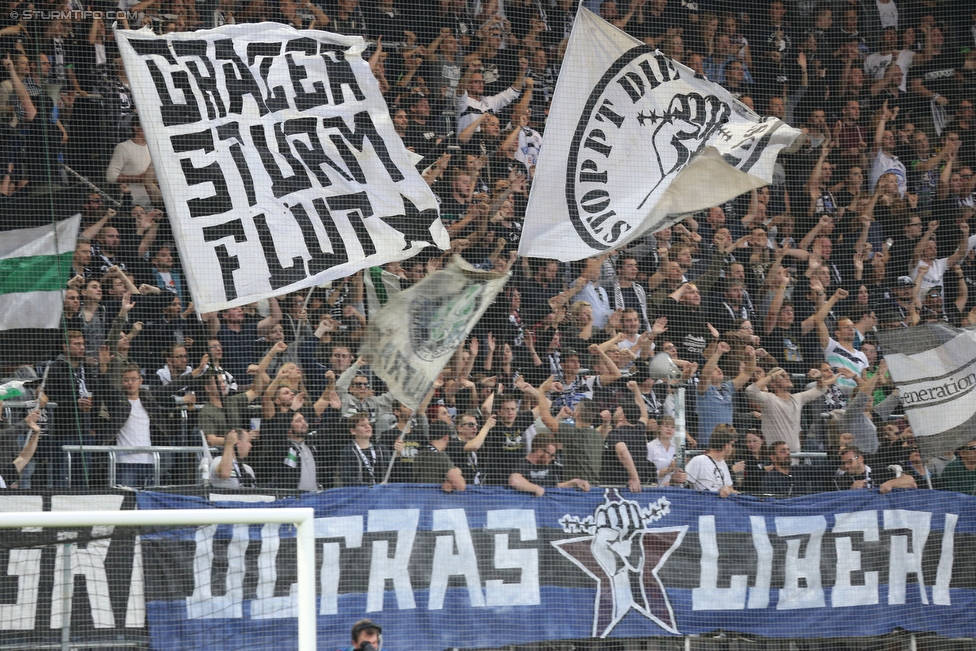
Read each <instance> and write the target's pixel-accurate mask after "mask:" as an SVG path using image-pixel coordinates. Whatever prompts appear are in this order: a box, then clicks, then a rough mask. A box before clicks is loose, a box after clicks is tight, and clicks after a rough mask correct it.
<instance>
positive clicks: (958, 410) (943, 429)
mask: <svg viewBox="0 0 976 651" xmlns="http://www.w3.org/2000/svg"><path fill="white" fill-rule="evenodd" d="M882 347H883V350H884V357H885V360H886V361H887V362H888V370H889V371H890V373H891V379H892V380H893V381H894V383H895V386H897V387H898V392H899V394H900V397H901V403H902V407H903V408H904V410H905V415H906V416H907V417H908V422H909V423H910V424H911V426H912V431H913V432H914V434H915V440H916V441H917V442H918V444H919V448H920V451H921V453H922V458H924V459H928V458H931V457H935V456H939V455H941V454H944V453H946V452H950V451H953V450H956V449H957V448H959V447H960V446H961V445H963V444H965V443H968V442H969V441H972V440H974V439H976V330H973V329H971V328H970V329H966V330H960V329H959V328H953V327H952V326H950V325H948V324H945V323H926V324H923V325H921V326H917V327H914V328H899V329H895V330H884V331H882Z"/></svg>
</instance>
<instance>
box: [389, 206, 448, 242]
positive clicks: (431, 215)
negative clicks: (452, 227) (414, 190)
mask: <svg viewBox="0 0 976 651" xmlns="http://www.w3.org/2000/svg"><path fill="white" fill-rule="evenodd" d="M400 198H401V199H402V200H403V208H404V214H402V215H393V216H391V217H383V218H382V220H383V221H384V222H386V223H387V224H389V225H390V226H391V227H392V228H394V229H395V230H397V231H399V232H400V233H401V234H402V235H403V239H404V240H405V241H406V243H405V244H404V246H403V248H404V249H409V248H410V247H411V246H413V243H414V242H423V243H426V244H433V242H431V239H432V238H431V236H430V227H431V226H432V225H433V224H434V222H436V221H437V220H438V219H440V218H439V217H438V215H437V211H436V210H434V209H433V208H429V209H427V210H424V211H421V210H420V208H418V207H417V204H415V203H414V202H413V201H412V200H411V199H410V198H409V197H407V196H406V195H404V194H402V193H401V194H400Z"/></svg>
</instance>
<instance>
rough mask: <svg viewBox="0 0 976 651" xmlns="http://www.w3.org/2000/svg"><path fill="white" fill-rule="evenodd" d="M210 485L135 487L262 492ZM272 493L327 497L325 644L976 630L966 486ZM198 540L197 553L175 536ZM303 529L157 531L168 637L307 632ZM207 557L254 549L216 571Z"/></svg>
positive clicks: (284, 639)
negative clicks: (363, 621)
mask: <svg viewBox="0 0 976 651" xmlns="http://www.w3.org/2000/svg"><path fill="white" fill-rule="evenodd" d="M211 499H213V500H218V501H211V500H208V499H205V498H202V497H188V496H183V495H172V494H163V493H142V494H140V495H139V496H138V507H139V508H140V509H185V508H192V509H204V508H248V507H252V506H256V504H255V503H254V501H253V500H254V499H255V498H254V496H253V495H249V496H247V498H246V499H248V500H249V501H247V502H243V501H234V500H236V499H239V498H238V497H235V496H234V495H220V496H216V495H213V496H211ZM259 505H260V506H262V507H266V506H276V507H286V506H301V507H312V508H313V509H314V510H315V513H316V537H317V538H318V540H317V541H316V544H317V546H318V550H317V558H316V568H317V573H318V576H317V586H318V590H319V595H318V606H317V607H318V630H319V645H320V648H323V649H335V648H339V647H342V646H347V645H348V637H349V634H348V632H349V629H350V626H351V625H352V623H353V622H355V621H356V620H358V619H360V618H362V617H369V618H371V619H373V620H374V621H376V622H378V623H380V624H382V625H383V627H384V637H385V642H384V644H385V646H386V647H388V648H390V649H394V650H396V651H413V650H416V651H420V650H424V651H429V650H430V649H445V648H450V647H460V648H465V647H466V648H472V647H480V648H484V647H497V646H502V645H507V644H522V643H529V642H534V641H541V640H556V639H567V638H586V637H610V638H627V637H648V636H675V635H689V634H703V633H708V632H711V631H716V630H724V631H735V632H740V633H744V634H754V635H762V636H767V637H789V638H800V637H808V638H822V637H847V636H872V635H883V634H886V633H890V632H892V631H894V630H895V629H904V630H909V631H930V632H935V633H938V634H940V635H943V636H946V637H974V636H976V623H974V618H973V617H972V613H973V612H974V606H976V585H974V582H976V581H974V573H973V570H972V568H973V567H976V564H974V561H976V558H974V556H976V551H974V550H976V545H974V544H973V542H974V529H976V524H974V522H976V518H974V513H976V509H974V507H976V498H973V497H968V496H964V495H960V494H957V493H948V492H939V491H925V490H915V491H899V492H895V493H892V494H889V495H880V494H878V493H876V492H870V491H845V492H838V493H826V494H819V495H813V496H809V497H801V498H794V499H790V500H760V499H757V498H752V497H746V496H737V497H733V498H730V499H719V498H718V497H717V496H715V495H711V494H702V493H697V492H694V491H689V490H683V489H649V490H645V491H644V492H643V493H640V494H633V493H628V492H619V493H618V492H617V491H616V490H614V489H606V490H600V489H596V490H594V491H592V492H590V493H580V492H576V491H571V490H549V491H547V492H546V494H545V495H544V496H543V497H542V498H536V497H531V496H528V495H525V494H519V493H516V492H513V491H511V490H506V489H502V488H474V489H469V490H467V491H465V492H463V493H455V494H445V493H443V492H441V491H440V490H439V489H437V488H435V487H426V486H409V485H396V486H385V487H376V488H348V489H339V490H332V491H327V492H324V493H315V494H308V495H304V496H301V497H298V498H288V499H279V500H275V501H273V502H269V503H265V502H262V503H260V504H259ZM188 543H190V544H191V545H192V548H193V549H194V550H195V552H194V553H192V554H189V555H187V554H186V553H185V552H184V553H182V554H175V553H172V550H173V549H174V546H177V545H179V546H182V547H183V548H185V547H186V546H187V544H188ZM293 543H294V529H293V528H290V527H288V526H282V527H280V528H279V527H278V526H277V525H273V526H272V525H266V526H263V527H262V526H251V527H246V526H239V527H230V526H226V527H225V526H221V527H211V528H208V529H206V530H183V531H180V532H168V533H166V534H159V535H154V536H144V537H143V539H142V545H143V557H144V559H145V561H144V562H145V563H146V565H147V569H146V574H147V576H156V577H159V576H161V575H162V576H165V577H167V578H166V580H165V581H160V580H159V579H158V578H157V580H156V581H155V582H154V581H147V595H146V599H147V614H148V617H149V621H150V629H151V634H152V639H153V647H154V648H157V649H166V650H177V649H186V648H190V647H191V646H192V647H193V648H199V647H201V646H202V647H205V648H208V649H252V648H253V649H259V648H261V649H263V648H268V647H267V644H268V643H269V642H271V641H273V642H274V644H275V645H276V646H278V647H279V648H293V647H294V640H293V639H291V640H290V639H288V636H289V635H294V634H295V633H294V631H295V628H294V621H295V620H294V619H293V618H294V615H295V612H294V607H295V603H294V599H293V598H292V597H291V596H289V595H290V594H291V592H290V591H291V590H292V586H291V584H292V583H293V582H294V581H295V580H296V579H295V573H294V544H293ZM201 550H203V551H201ZM228 550H233V551H228ZM269 550H273V553H271V551H269ZM221 554H224V555H225V556H226V555H231V554H236V556H235V558H236V557H238V556H239V557H240V558H241V559H245V557H247V558H251V559H252V562H245V560H240V561H239V562H237V564H236V565H235V562H231V561H228V559H227V558H221ZM255 557H259V558H263V559H264V560H263V562H262V561H259V560H256V558H255ZM206 563H211V564H212V565H213V567H217V566H218V565H220V566H221V567H224V566H230V567H239V568H240V569H239V571H237V572H236V574H233V576H232V572H231V571H229V570H228V572H227V579H226V580H224V581H222V582H220V585H219V586H218V585H217V583H218V582H214V584H213V585H210V584H209V582H210V580H211V578H210V577H211V573H210V572H209V571H201V568H202V569H203V570H207V566H206ZM194 568H196V569H194ZM269 568H270V569H269ZM202 582H206V583H207V584H206V585H202ZM286 619H291V622H290V623H289V625H287V626H286V625H285V622H284V621H282V620H286ZM173 630H179V631H180V635H178V636H177V635H172V634H167V633H166V631H173ZM289 631H290V633H289Z"/></svg>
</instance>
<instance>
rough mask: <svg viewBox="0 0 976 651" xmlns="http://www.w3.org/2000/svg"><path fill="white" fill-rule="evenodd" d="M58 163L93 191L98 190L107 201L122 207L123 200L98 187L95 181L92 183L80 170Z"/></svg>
mask: <svg viewBox="0 0 976 651" xmlns="http://www.w3.org/2000/svg"><path fill="white" fill-rule="evenodd" d="M58 165H60V166H61V169H63V170H64V171H65V172H67V173H68V174H70V175H71V176H73V177H75V178H76V179H78V180H79V181H81V182H82V183H84V184H85V185H87V186H88V187H89V188H90V189H91V190H92V191H93V192H97V193H98V194H99V195H100V196H101V197H102V198H104V199H105V200H106V201H109V202H111V203H112V204H114V205H115V207H116V208H121V207H122V202H121V201H119V200H117V199H116V198H115V197H113V196H112V195H110V194H109V193H107V192H105V191H104V190H102V189H101V188H100V187H98V186H97V185H95V184H94V183H92V182H91V181H89V180H88V179H87V178H85V177H84V176H82V175H81V174H79V173H78V172H76V171H74V170H73V169H71V168H70V167H68V166H67V165H65V164H64V163H58Z"/></svg>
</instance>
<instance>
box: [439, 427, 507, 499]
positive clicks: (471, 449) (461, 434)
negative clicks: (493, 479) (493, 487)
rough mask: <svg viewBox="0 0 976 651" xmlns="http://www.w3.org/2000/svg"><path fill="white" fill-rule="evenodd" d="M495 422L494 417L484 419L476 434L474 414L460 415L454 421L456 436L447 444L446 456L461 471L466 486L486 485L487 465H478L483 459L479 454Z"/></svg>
mask: <svg viewBox="0 0 976 651" xmlns="http://www.w3.org/2000/svg"><path fill="white" fill-rule="evenodd" d="M495 422H496V418H495V415H494V414H492V415H491V416H489V417H488V418H487V419H485V424H484V426H483V427H482V428H481V431H480V432H477V430H478V417H477V416H476V415H475V414H468V413H465V414H461V415H460V416H458V417H457V419H456V420H455V424H456V426H457V435H456V436H455V437H454V438H452V439H451V441H450V443H448V445H447V454H448V456H450V457H451V460H452V461H453V462H454V465H455V466H457V467H458V468H460V469H461V474H462V475H464V481H465V483H466V484H469V485H472V486H475V485H479V484H484V483H486V480H487V478H488V473H487V467H488V465H487V464H486V463H480V462H481V460H482V458H483V457H482V456H481V455H480V454H479V452H480V450H481V447H482V446H483V445H484V443H485V438H487V436H488V434H489V433H490V432H491V430H492V428H493V427H495ZM475 432H477V434H476V433H475Z"/></svg>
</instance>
